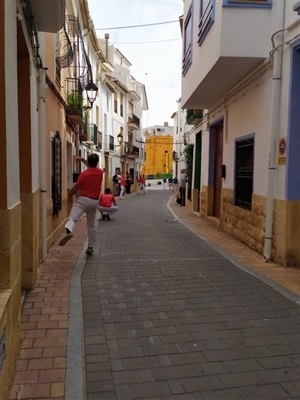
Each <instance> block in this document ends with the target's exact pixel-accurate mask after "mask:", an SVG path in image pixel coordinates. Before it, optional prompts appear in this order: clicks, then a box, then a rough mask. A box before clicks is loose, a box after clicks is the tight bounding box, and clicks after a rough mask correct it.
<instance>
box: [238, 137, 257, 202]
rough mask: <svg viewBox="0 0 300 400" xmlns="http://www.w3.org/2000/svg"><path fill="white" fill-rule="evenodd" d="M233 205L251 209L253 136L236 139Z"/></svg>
mask: <svg viewBox="0 0 300 400" xmlns="http://www.w3.org/2000/svg"><path fill="white" fill-rule="evenodd" d="M235 146H236V147H235V152H236V170H235V205H237V206H239V207H242V208H245V209H246V210H251V206H252V194H253V167H254V138H248V139H243V140H238V141H236V145H235Z"/></svg>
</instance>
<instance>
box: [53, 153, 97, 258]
mask: <svg viewBox="0 0 300 400" xmlns="http://www.w3.org/2000/svg"><path fill="white" fill-rule="evenodd" d="M76 160H77V161H81V162H83V163H84V164H85V165H86V166H87V167H88V168H87V169H86V170H85V171H83V172H81V173H80V175H79V177H78V180H77V182H76V183H75V184H74V186H73V187H72V189H71V190H70V192H69V194H68V197H69V198H72V197H73V196H74V195H75V194H76V193H77V192H79V197H78V198H77V199H76V201H75V203H74V204H73V206H72V209H71V212H70V215H69V218H68V221H67V223H66V224H65V230H66V234H65V235H64V237H63V238H62V239H61V240H60V242H59V246H64V245H65V244H66V243H67V242H68V241H69V240H70V239H72V237H73V229H74V226H75V224H76V222H77V221H78V220H79V218H80V217H81V216H82V214H83V213H85V214H86V223H87V230H88V248H87V250H86V254H90V255H91V254H93V253H94V248H93V246H94V245H95V243H96V222H95V219H96V211H97V206H98V201H99V196H100V190H101V185H102V178H103V171H102V169H100V168H98V167H97V166H98V162H99V156H98V154H95V153H93V154H90V155H89V156H88V158H87V160H85V159H84V158H82V157H76Z"/></svg>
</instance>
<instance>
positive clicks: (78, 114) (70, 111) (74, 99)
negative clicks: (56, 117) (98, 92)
mask: <svg viewBox="0 0 300 400" xmlns="http://www.w3.org/2000/svg"><path fill="white" fill-rule="evenodd" d="M82 109H83V98H82V94H80V93H79V91H77V90H73V91H71V92H69V93H67V110H66V112H67V115H68V117H69V119H70V120H71V121H72V123H73V124H74V125H81V124H82Z"/></svg>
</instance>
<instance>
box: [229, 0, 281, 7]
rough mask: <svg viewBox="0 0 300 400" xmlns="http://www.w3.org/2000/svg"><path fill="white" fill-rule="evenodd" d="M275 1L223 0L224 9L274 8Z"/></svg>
mask: <svg viewBox="0 0 300 400" xmlns="http://www.w3.org/2000/svg"><path fill="white" fill-rule="evenodd" d="M272 2H273V0H223V6H224V7H248V8H272Z"/></svg>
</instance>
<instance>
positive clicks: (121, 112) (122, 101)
mask: <svg viewBox="0 0 300 400" xmlns="http://www.w3.org/2000/svg"><path fill="white" fill-rule="evenodd" d="M120 96H121V98H120V115H121V117H123V103H124V95H123V93H121V95H120Z"/></svg>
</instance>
